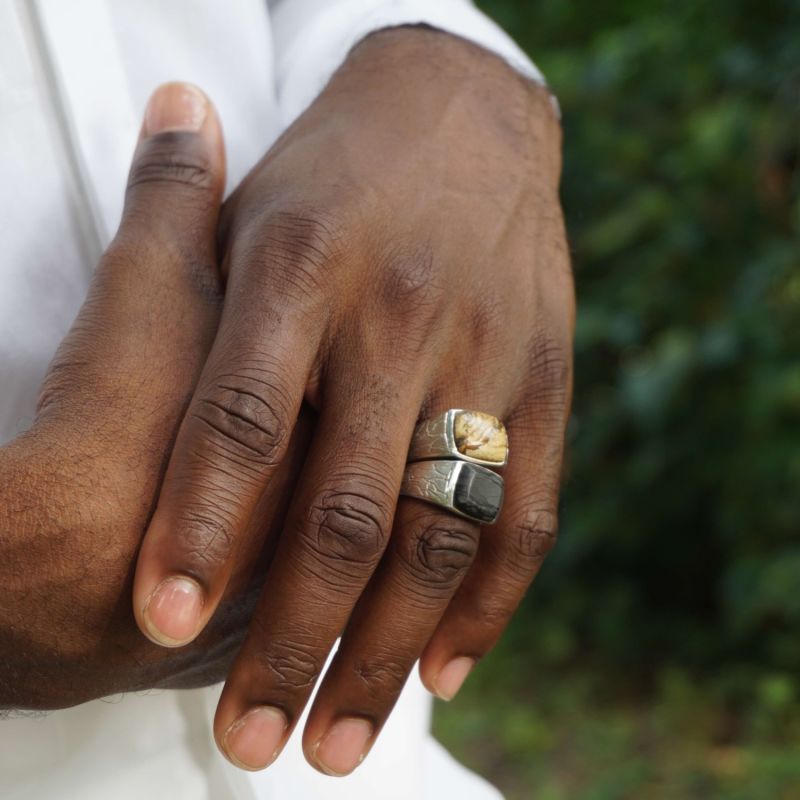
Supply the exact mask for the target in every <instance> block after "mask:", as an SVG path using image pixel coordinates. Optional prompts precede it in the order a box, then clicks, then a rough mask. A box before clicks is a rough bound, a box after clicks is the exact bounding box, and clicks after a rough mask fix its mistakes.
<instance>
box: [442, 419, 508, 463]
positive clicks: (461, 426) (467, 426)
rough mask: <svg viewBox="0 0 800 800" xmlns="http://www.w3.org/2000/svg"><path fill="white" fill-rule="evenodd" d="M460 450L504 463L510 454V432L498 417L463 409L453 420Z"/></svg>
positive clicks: (462, 452)
mask: <svg viewBox="0 0 800 800" xmlns="http://www.w3.org/2000/svg"><path fill="white" fill-rule="evenodd" d="M453 438H454V439H455V443H456V447H457V448H458V452H459V453H461V454H462V455H464V456H469V457H470V458H477V459H480V460H481V461H491V462H493V463H495V464H503V463H504V462H505V460H506V458H507V456H508V434H507V433H506V427H505V425H503V423H502V422H500V420H499V419H497V417H493V416H492V415H491V414H484V413H482V412H480V411H461V412H460V413H458V414H457V415H456V418H455V420H454V421H453Z"/></svg>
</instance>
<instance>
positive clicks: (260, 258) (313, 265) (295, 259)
mask: <svg viewBox="0 0 800 800" xmlns="http://www.w3.org/2000/svg"><path fill="white" fill-rule="evenodd" d="M251 224H252V225H253V227H252V228H251V230H249V231H248V232H247V235H246V236H244V237H243V242H244V243H243V244H242V245H241V249H240V250H239V252H238V253H237V254H236V258H237V259H239V260H246V261H248V262H250V263H255V264H259V265H261V266H262V267H264V268H266V267H268V268H269V270H268V272H269V279H270V283H271V285H272V286H273V287H277V288H278V289H279V290H281V292H282V294H283V295H285V296H289V297H292V298H294V299H296V300H297V301H303V302H307V301H308V298H309V296H317V295H318V294H319V292H320V291H321V289H322V288H323V286H325V285H326V284H327V282H328V279H329V276H330V274H331V272H332V270H333V268H334V266H335V264H336V263H338V261H339V260H340V257H341V252H342V247H341V241H342V240H343V236H342V235H341V233H340V223H339V222H338V220H337V219H336V218H334V217H333V216H332V215H331V214H327V213H325V212H322V211H320V210H317V209H314V208H311V207H309V208H305V207H293V208H283V209H280V210H274V211H271V212H269V213H268V215H267V216H266V218H264V219H259V220H258V223H257V224H255V223H251Z"/></svg>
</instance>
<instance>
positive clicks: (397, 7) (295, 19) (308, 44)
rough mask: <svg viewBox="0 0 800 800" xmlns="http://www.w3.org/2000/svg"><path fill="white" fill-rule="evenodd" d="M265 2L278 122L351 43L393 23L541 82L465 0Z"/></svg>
mask: <svg viewBox="0 0 800 800" xmlns="http://www.w3.org/2000/svg"><path fill="white" fill-rule="evenodd" d="M269 6H270V16H271V22H272V31H273V40H274V52H275V76H276V82H277V93H278V104H279V106H280V111H281V116H282V117H283V120H282V121H283V123H284V125H289V124H290V123H291V122H292V121H293V120H294V119H295V118H296V117H297V116H299V115H300V114H301V113H302V112H303V111H304V110H305V109H306V108H307V107H308V106H309V105H310V104H311V103H312V102H313V100H314V99H315V98H316V97H317V95H318V94H319V93H320V92H321V91H322V89H323V87H324V86H325V84H326V83H327V82H328V80H329V79H330V77H331V75H333V73H334V72H335V71H336V70H337V69H338V67H339V66H340V65H341V64H342V62H343V61H344V60H345V58H346V57H347V54H348V53H349V52H350V50H351V49H352V48H353V47H354V45H356V44H357V43H358V42H359V41H360V40H361V39H363V38H364V37H365V36H367V35H368V34H370V33H372V32H374V31H377V30H380V29H381V28H391V27H395V26H398V25H418V24H426V25H430V26H431V27H434V28H438V29H440V30H443V31H447V32H448V33H453V34H456V35H457V36H461V37H462V38H464V39H469V40H470V41H472V42H475V43H476V44H479V45H481V46H482V47H485V48H486V49H487V50H491V51H493V52H495V53H497V54H498V55H499V56H501V57H502V58H504V59H505V60H506V61H507V62H508V63H509V64H511V65H512V66H513V67H515V68H516V69H518V70H519V71H520V72H522V73H523V74H524V75H526V76H528V77H529V78H531V79H532V80H534V81H537V82H539V83H542V84H544V78H543V77H542V74H541V72H539V70H538V69H537V68H536V66H535V65H534V64H533V63H532V62H531V61H530V59H529V58H528V57H527V56H526V55H525V53H524V52H523V51H522V50H521V49H520V47H519V46H518V45H517V44H516V43H515V42H514V40H513V39H512V38H511V37H510V36H508V34H506V33H505V32H504V31H503V30H502V29H501V28H500V27H499V26H498V25H496V24H495V23H494V22H492V20H490V19H489V18H488V17H487V16H486V15H485V14H483V13H482V12H481V11H479V10H478V9H477V8H475V6H474V5H473V4H472V2H471V0H272V1H271V2H270V3H269Z"/></svg>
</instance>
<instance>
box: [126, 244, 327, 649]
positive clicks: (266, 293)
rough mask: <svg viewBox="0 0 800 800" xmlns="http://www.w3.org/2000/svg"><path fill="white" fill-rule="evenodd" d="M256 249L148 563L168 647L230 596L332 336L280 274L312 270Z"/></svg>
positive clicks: (207, 375)
mask: <svg viewBox="0 0 800 800" xmlns="http://www.w3.org/2000/svg"><path fill="white" fill-rule="evenodd" d="M275 235H276V237H277V236H279V234H278V233H276V234H275ZM280 235H285V234H280ZM273 244H274V245H275V246H274V248H272V249H271V250H270V254H268V256H267V257H268V258H270V257H274V259H275V260H276V261H278V260H279V259H282V258H283V257H284V256H285V254H286V252H287V251H288V250H291V251H292V256H291V258H294V257H298V258H300V259H302V258H304V257H303V256H302V255H298V254H297V251H296V250H294V249H293V248H294V247H297V248H298V249H299V250H302V246H301V245H297V244H296V243H295V245H291V244H287V243H285V242H284V243H283V244H282V245H277V244H276V240H275V239H273ZM249 255H250V254H249V253H248V252H246V250H245V251H244V252H243V253H242V254H239V255H237V254H236V253H234V254H233V256H232V268H231V271H230V278H229V280H228V284H227V288H226V299H225V307H224V310H223V313H222V319H221V321H220V326H219V331H218V333H217V337H216V339H215V341H214V346H213V347H212V350H211V353H210V354H209V357H208V361H207V362H206V365H205V368H204V369H203V373H202V375H201V377H200V380H199V382H198V386H197V389H196V391H195V393H194V396H193V398H192V400H191V403H190V404H189V408H188V409H187V412H186V415H185V416H184V419H183V421H182V423H181V427H180V430H179V431H178V436H177V438H176V441H175V445H174V448H173V451H172V454H171V456H170V461H169V465H168V467H167V473H166V475H165V478H164V482H163V485H162V488H161V493H160V496H159V499H158V504H157V507H156V510H155V513H154V515H153V518H152V520H151V523H150V526H149V528H148V530H147V533H146V535H145V538H144V541H143V543H142V548H141V551H140V553H139V558H138V562H137V567H136V576H135V580H134V591H133V603H134V613H135V616H136V620H137V623H138V625H139V628H140V629H141V630H142V632H143V633H145V634H146V635H147V636H148V637H149V638H150V639H151V640H152V641H154V642H156V643H157V644H161V645H164V646H168V647H177V646H181V645H184V644H187V643H188V642H190V641H192V640H193V639H194V638H195V637H196V636H197V635H198V633H199V632H200V631H201V630H202V629H203V628H204V627H205V625H206V624H207V623H208V620H209V619H210V618H211V616H212V614H213V613H214V611H215V609H216V608H217V605H218V604H219V601H220V599H221V598H222V596H223V594H224V592H225V588H226V586H227V584H228V581H229V579H230V576H231V571H232V568H233V564H234V562H235V558H234V557H235V556H236V554H237V551H238V548H239V547H240V546H241V544H242V541H243V540H244V538H245V537H246V535H247V530H248V526H249V524H250V520H251V519H252V516H253V513H254V511H255V508H256V506H257V504H258V502H259V499H260V498H261V497H262V495H263V493H264V491H265V489H266V487H267V486H268V485H269V482H270V481H271V480H272V478H273V476H274V475H275V472H276V471H277V469H278V468H279V466H280V465H281V462H282V459H283V458H284V456H285V454H286V450H287V446H288V443H289V440H290V438H291V434H292V430H293V428H294V425H295V423H296V421H297V416H298V413H299V410H300V406H301V403H302V401H303V396H304V392H305V388H306V386H307V384H308V382H309V375H310V373H311V370H312V367H313V364H314V361H315V358H316V356H317V353H318V350H319V342H320V339H321V337H322V335H323V330H324V325H325V321H324V314H323V313H321V312H320V309H319V307H318V306H313V305H311V303H313V302H316V301H314V300H313V298H312V299H311V300H310V301H309V302H305V301H304V300H298V301H297V302H288V301H287V300H286V293H285V291H284V289H283V287H282V286H281V284H280V282H279V281H278V279H276V278H275V274H276V273H283V272H287V273H288V272H291V271H293V270H295V269H296V270H297V271H301V272H302V270H303V265H302V264H299V263H297V264H296V263H292V264H291V265H287V264H283V267H284V268H285V269H283V270H282V269H278V268H277V265H276V264H275V263H271V264H263V263H258V261H257V260H256V261H254V260H252V259H250V258H249ZM261 257H263V253H262V252H260V253H259V258H261ZM288 257H289V256H287V258H288ZM308 296H309V297H310V296H311V295H310V294H309V295H308ZM254 298H257V302H255V301H254Z"/></svg>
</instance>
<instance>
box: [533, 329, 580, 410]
mask: <svg viewBox="0 0 800 800" xmlns="http://www.w3.org/2000/svg"><path fill="white" fill-rule="evenodd" d="M529 370H530V377H531V378H532V379H533V381H534V383H535V385H536V386H538V387H541V389H540V390H541V391H545V392H547V393H548V394H556V395H559V396H564V395H566V392H567V388H568V387H569V384H570V381H571V376H572V356H571V351H570V350H569V349H568V348H566V347H564V346H563V345H561V344H560V343H559V342H557V341H556V340H555V339H553V338H552V337H551V336H548V335H547V334H539V335H537V336H536V337H535V338H534V340H533V342H532V344H531V346H530V351H529Z"/></svg>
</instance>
